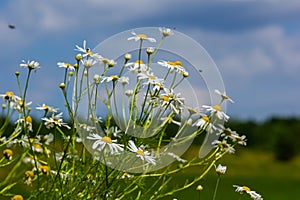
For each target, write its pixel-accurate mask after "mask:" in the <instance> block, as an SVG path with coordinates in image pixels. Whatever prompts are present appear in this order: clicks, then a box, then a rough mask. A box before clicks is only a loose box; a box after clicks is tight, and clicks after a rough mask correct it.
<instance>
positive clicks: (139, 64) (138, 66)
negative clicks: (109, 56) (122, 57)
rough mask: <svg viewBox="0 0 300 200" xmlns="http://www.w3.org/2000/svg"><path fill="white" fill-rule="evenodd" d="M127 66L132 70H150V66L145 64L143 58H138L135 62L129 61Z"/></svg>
mask: <svg viewBox="0 0 300 200" xmlns="http://www.w3.org/2000/svg"><path fill="white" fill-rule="evenodd" d="M125 67H129V70H130V71H131V72H144V71H147V70H149V69H148V66H147V65H146V64H144V62H143V61H142V60H136V61H135V62H130V63H127V64H126V65H125Z"/></svg>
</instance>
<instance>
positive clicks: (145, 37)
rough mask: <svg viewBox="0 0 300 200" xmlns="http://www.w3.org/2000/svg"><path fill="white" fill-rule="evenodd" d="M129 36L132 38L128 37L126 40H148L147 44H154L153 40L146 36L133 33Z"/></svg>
mask: <svg viewBox="0 0 300 200" xmlns="http://www.w3.org/2000/svg"><path fill="white" fill-rule="evenodd" d="M131 34H132V35H133V37H129V38H128V39H127V40H134V41H139V40H141V41H143V40H148V41H149V42H156V40H155V39H154V38H150V37H148V36H147V35H146V34H136V33H135V32H134V31H132V32H131Z"/></svg>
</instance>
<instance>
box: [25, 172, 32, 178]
mask: <svg viewBox="0 0 300 200" xmlns="http://www.w3.org/2000/svg"><path fill="white" fill-rule="evenodd" d="M25 177H26V178H31V179H32V178H34V172H33V171H26V172H25Z"/></svg>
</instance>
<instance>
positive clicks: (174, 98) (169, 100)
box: [161, 88, 184, 114]
mask: <svg viewBox="0 0 300 200" xmlns="http://www.w3.org/2000/svg"><path fill="white" fill-rule="evenodd" d="M164 91H165V93H163V94H161V100H162V106H170V107H171V110H172V111H173V112H175V113H176V114H179V113H180V111H181V110H182V108H183V105H184V97H181V93H177V94H175V93H174V91H173V89H167V88H165V89H164Z"/></svg>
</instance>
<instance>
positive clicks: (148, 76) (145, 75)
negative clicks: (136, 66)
mask: <svg viewBox="0 0 300 200" xmlns="http://www.w3.org/2000/svg"><path fill="white" fill-rule="evenodd" d="M138 79H140V80H146V81H145V82H144V83H143V85H148V84H152V85H155V84H156V83H163V82H164V79H161V78H157V77H156V76H155V75H154V74H153V72H149V71H146V72H141V73H138Z"/></svg>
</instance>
